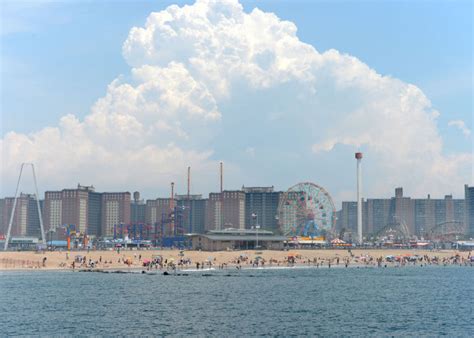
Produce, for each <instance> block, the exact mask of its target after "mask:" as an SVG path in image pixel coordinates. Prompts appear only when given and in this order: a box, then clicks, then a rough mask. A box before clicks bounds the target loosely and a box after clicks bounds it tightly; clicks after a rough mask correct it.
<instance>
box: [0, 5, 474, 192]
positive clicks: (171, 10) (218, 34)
mask: <svg viewBox="0 0 474 338" xmlns="http://www.w3.org/2000/svg"><path fill="white" fill-rule="evenodd" d="M316 48H317V46H316ZM316 48H315V47H313V46H311V45H308V44H306V43H304V42H302V41H300V40H299V38H298V37H297V28H296V26H295V25H294V24H293V23H291V22H288V21H282V20H280V19H279V18H278V17H277V16H275V15H274V14H272V13H264V12H262V11H260V10H259V9H254V10H252V11H251V12H250V13H245V12H244V11H243V8H242V6H241V5H240V4H239V3H238V2H236V1H208V0H202V1H197V2H196V3H195V4H194V5H192V6H184V7H178V6H170V7H168V8H167V9H166V10H164V11H161V12H157V13H151V14H150V16H149V17H148V19H147V20H146V23H145V25H144V26H143V27H134V28H132V29H131V30H130V33H129V36H128V38H127V39H126V41H125V42H124V44H123V56H124V57H125V59H126V61H127V62H128V64H129V65H130V67H131V72H130V74H129V75H127V76H120V77H119V78H117V79H116V80H115V81H113V82H112V83H111V84H110V85H109V87H108V89H107V93H106V95H105V96H104V97H103V98H101V99H99V100H98V101H97V103H96V104H95V105H94V106H93V107H92V109H91V113H90V114H89V115H88V116H87V117H86V118H85V119H84V121H79V120H77V119H76V118H75V117H74V116H65V117H64V118H62V119H61V121H60V123H59V125H58V126H56V127H48V128H45V129H43V130H41V131H39V132H37V133H33V134H31V135H21V134H17V133H14V132H11V133H8V134H7V135H6V136H5V137H4V139H3V140H1V152H2V159H3V163H4V164H3V165H2V177H3V178H6V179H7V181H9V180H10V179H11V178H12V177H13V176H14V175H15V172H16V170H17V167H18V163H19V162H22V161H34V162H35V163H37V165H38V166H39V168H41V169H42V170H43V171H47V172H48V173H51V174H52V175H53V176H52V177H53V178H54V180H56V179H58V177H62V178H63V181H64V183H66V182H69V181H73V182H76V181H77V180H80V179H81V177H86V178H87V179H88V180H89V181H93V182H97V181H99V182H100V183H101V184H103V185H105V186H107V187H108V188H112V187H114V186H118V187H124V186H126V185H129V186H133V187H137V188H141V189H144V190H147V189H148V190H154V189H157V188H158V187H160V186H163V185H164V184H165V183H167V182H169V180H171V179H176V178H177V177H178V176H179V175H180V174H181V173H182V172H183V171H184V170H183V169H184V168H185V167H186V166H187V165H188V164H190V165H192V166H193V167H194V168H195V170H194V173H195V175H194V176H195V177H198V178H200V180H199V182H200V185H198V187H199V188H201V189H204V190H206V191H209V190H213V187H212V186H211V182H212V179H214V177H213V175H210V174H209V172H210V171H211V170H214V168H216V166H215V164H216V161H217V160H218V159H223V160H225V161H226V162H227V163H228V164H229V166H230V167H231V168H232V169H231V174H228V175H227V177H229V179H228V182H229V186H228V187H229V188H236V187H238V186H239V185H240V184H247V185H248V184H275V185H277V187H279V188H286V187H287V186H288V185H289V184H291V183H294V182H295V181H297V180H300V179H310V180H314V181H318V183H320V184H321V185H323V186H326V187H327V188H328V189H329V190H330V191H332V192H333V194H335V195H336V196H338V197H342V196H344V197H347V196H348V195H347V194H348V192H349V193H350V191H351V190H352V186H353V185H352V179H353V176H352V170H351V169H352V168H348V164H349V165H351V164H352V159H351V156H350V155H351V153H352V152H353V151H354V150H356V149H362V150H363V151H364V152H366V153H367V158H368V160H367V162H366V167H367V169H368V173H367V175H366V176H368V177H366V191H367V193H368V194H371V195H374V194H383V195H386V194H387V193H388V192H389V190H391V189H392V188H393V187H394V186H395V185H405V186H407V187H409V188H410V189H409V191H411V192H412V193H414V194H424V193H427V192H431V193H444V192H446V193H449V192H460V191H461V189H462V184H463V183H464V182H467V181H469V180H470V175H471V166H472V160H473V157H472V155H471V154H449V153H448V154H447V153H446V152H445V150H444V149H443V140H442V138H441V136H440V134H439V132H438V128H437V117H438V115H439V113H438V112H437V111H435V110H434V109H433V108H432V106H431V103H430V101H429V99H428V98H427V97H426V96H425V95H424V94H423V92H422V91H421V90H420V89H419V88H417V87H416V86H414V85H412V84H408V83H404V82H403V81H401V80H398V79H393V78H391V77H388V76H383V75H381V74H378V73H377V72H376V71H375V70H373V69H371V68H370V67H369V66H368V65H366V64H364V63H363V62H361V61H360V60H359V59H357V58H355V57H353V56H350V55H345V54H341V53H339V52H338V51H336V50H329V51H326V52H319V51H317V49H316ZM249 149H251V151H249ZM91 164H92V165H91ZM78 168H80V170H78ZM111 168H113V169H112V170H111ZM181 176H182V175H181ZM96 184H98V183H96Z"/></svg>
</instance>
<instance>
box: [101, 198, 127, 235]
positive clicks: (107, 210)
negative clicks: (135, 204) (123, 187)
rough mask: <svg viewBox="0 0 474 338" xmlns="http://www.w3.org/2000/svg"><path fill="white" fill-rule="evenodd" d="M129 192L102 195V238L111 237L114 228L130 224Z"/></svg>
mask: <svg viewBox="0 0 474 338" xmlns="http://www.w3.org/2000/svg"><path fill="white" fill-rule="evenodd" d="M130 201H131V195H130V193H129V192H104V193H102V229H101V235H102V237H113V236H114V232H115V231H116V230H115V229H116V227H118V226H120V224H130Z"/></svg>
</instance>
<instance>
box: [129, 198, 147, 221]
mask: <svg viewBox="0 0 474 338" xmlns="http://www.w3.org/2000/svg"><path fill="white" fill-rule="evenodd" d="M130 221H131V222H132V224H145V222H146V204H145V201H143V200H141V199H140V193H139V192H138V191H135V192H134V193H133V200H132V204H131V205H130Z"/></svg>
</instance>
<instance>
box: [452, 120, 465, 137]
mask: <svg viewBox="0 0 474 338" xmlns="http://www.w3.org/2000/svg"><path fill="white" fill-rule="evenodd" d="M448 126H454V127H456V128H458V129H459V130H460V131H461V132H462V133H463V135H464V136H466V137H468V136H469V135H471V130H470V129H469V128H468V127H467V126H466V123H465V122H464V121H463V120H451V121H449V122H448Z"/></svg>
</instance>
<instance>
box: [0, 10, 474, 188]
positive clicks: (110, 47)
mask: <svg viewBox="0 0 474 338" xmlns="http://www.w3.org/2000/svg"><path fill="white" fill-rule="evenodd" d="M173 3H177V4H178V5H180V6H181V5H182V4H183V3H190V4H191V3H193V2H191V1H188V2H181V1H138V2H137V1H102V2H91V1H86V2H78V1H63V2H56V1H55V2H34V3H29V2H22V1H20V2H17V1H15V2H13V1H11V2H10V1H6V2H5V1H4V2H2V5H1V6H2V14H1V15H2V20H1V21H2V23H1V29H2V32H1V37H0V39H1V49H2V52H1V53H2V57H1V102H2V103H1V118H2V120H1V125H2V127H1V132H2V137H3V136H5V135H6V134H7V133H8V132H10V131H15V132H17V133H26V134H28V133H31V132H35V131H38V130H40V129H42V128H45V127H47V126H54V125H57V123H58V121H59V119H60V118H61V117H62V116H64V115H66V114H74V115H75V116H76V117H78V118H79V119H80V120H82V119H84V118H85V117H86V116H87V115H88V114H89V113H90V111H91V106H92V105H93V104H94V102H96V101H97V100H98V99H99V98H101V97H103V96H104V95H105V94H106V91H107V86H108V85H109V84H110V83H111V81H113V80H114V79H115V78H117V77H118V76H119V75H120V74H124V75H125V76H128V75H129V74H130V65H129V64H128V63H127V62H126V60H125V59H124V56H123V55H122V44H123V43H124V41H125V40H126V39H127V36H128V34H129V31H130V29H131V27H133V26H143V25H144V23H145V20H146V18H147V16H148V15H149V14H150V12H153V11H160V10H163V9H165V8H166V7H167V6H168V5H170V4H173ZM242 4H243V7H244V10H245V12H247V13H248V12H250V11H251V10H252V9H253V8H254V7H258V8H260V9H261V10H263V11H264V12H273V13H275V14H276V15H277V16H278V17H279V18H280V19H282V20H288V21H291V22H293V23H294V24H295V25H296V26H297V28H298V33H297V36H298V38H299V39H300V40H301V41H302V42H305V43H308V44H311V45H312V46H314V47H315V48H316V49H317V51H318V52H320V53H322V52H324V51H327V50H329V49H336V50H338V51H339V52H340V53H347V54H350V55H352V56H354V57H356V58H358V59H359V60H360V61H362V62H363V63H365V64H367V65H368V66H369V67H370V68H372V69H374V70H375V71H376V72H377V73H379V74H381V75H389V76H391V77H393V78H398V79H400V80H402V81H403V82H406V83H411V84H414V85H416V86H417V87H419V88H420V89H421V90H422V91H423V92H424V94H425V95H426V96H427V97H428V98H429V100H431V103H432V107H433V108H434V109H436V110H437V111H439V112H440V115H439V117H438V119H437V122H436V123H437V129H438V132H439V133H440V135H441V137H442V142H443V145H444V148H443V151H442V152H443V153H444V154H457V153H472V136H469V137H466V136H465V135H463V133H462V132H460V130H459V129H458V128H456V127H455V126H448V122H449V121H453V120H462V121H464V122H465V125H466V127H467V128H468V129H472V126H473V122H472V121H473V102H472V92H473V74H472V68H473V67H472V66H473V64H472V63H473V58H472V49H473V45H472V41H473V39H472V38H473V37H472V34H473V27H472V19H473V5H472V2H471V1H448V2H440V1H384V2H378V1H363V2H359V1H357V2H356V1H243V2H242ZM250 148H252V147H249V149H250ZM216 149H217V150H216V151H217V153H219V150H218V147H216ZM226 149H227V148H226V147H225V146H224V147H223V149H222V151H226ZM250 151H251V149H250ZM351 151H352V150H351ZM7 160H8V159H7ZM338 163H339V162H338ZM281 175H285V173H283V172H282V173H281ZM275 179H276V180H278V177H277V176H275ZM328 179H329V178H328ZM74 182H75V181H74ZM285 183H286V181H285ZM285 183H284V184H285ZM295 183H296V182H295ZM466 183H467V182H466ZM284 184H282V185H283V186H284ZM277 185H278V183H277ZM329 185H331V184H329ZM335 186H337V184H335ZM392 188H393V187H387V191H390V192H391V190H392ZM337 189H339V190H341V191H342V190H344V189H345V188H344V189H343V188H342V187H338V188H337ZM454 190H456V191H457V188H456V189H454Z"/></svg>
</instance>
